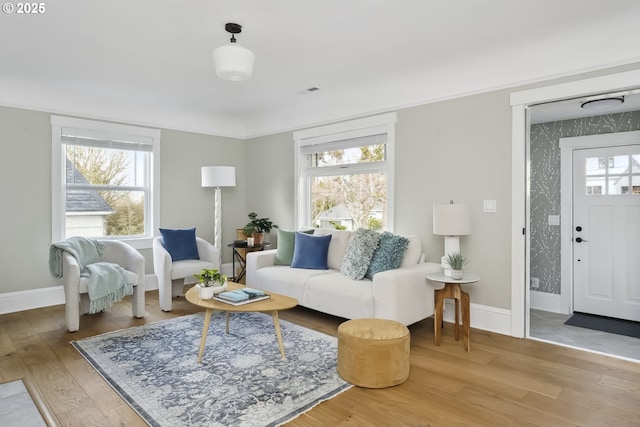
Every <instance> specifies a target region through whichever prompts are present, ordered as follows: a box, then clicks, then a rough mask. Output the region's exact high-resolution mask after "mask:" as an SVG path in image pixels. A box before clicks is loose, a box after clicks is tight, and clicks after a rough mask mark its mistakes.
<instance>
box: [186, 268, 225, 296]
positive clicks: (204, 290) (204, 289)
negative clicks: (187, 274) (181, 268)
mask: <svg viewBox="0 0 640 427" xmlns="http://www.w3.org/2000/svg"><path fill="white" fill-rule="evenodd" d="M193 276H194V277H195V278H196V279H198V284H197V285H196V286H197V287H198V294H199V295H200V298H201V299H211V298H213V295H215V294H219V293H220V292H222V291H224V290H225V289H227V276H225V275H224V274H220V272H219V271H218V270H216V269H208V268H203V269H202V271H201V272H200V274H194V275H193Z"/></svg>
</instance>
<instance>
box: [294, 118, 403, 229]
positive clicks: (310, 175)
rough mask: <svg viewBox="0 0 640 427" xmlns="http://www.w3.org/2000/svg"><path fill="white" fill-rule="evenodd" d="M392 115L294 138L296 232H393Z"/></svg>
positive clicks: (323, 128) (356, 121)
mask: <svg viewBox="0 0 640 427" xmlns="http://www.w3.org/2000/svg"><path fill="white" fill-rule="evenodd" d="M395 121H396V115H395V114H394V113H392V114H385V115H381V116H375V117H368V118H365V119H359V120H352V121H349V122H345V123H338V124H334V125H328V126H322V127H318V128H313V129H307V130H303V131H299V132H295V133H294V140H295V146H296V156H295V157H296V159H295V162H296V169H297V177H296V187H297V188H296V190H297V197H298V199H297V203H296V214H295V218H296V221H297V222H296V224H295V226H296V228H298V227H316V228H338V229H347V230H355V229H357V228H359V227H362V228H368V229H373V230H389V231H391V230H392V228H393V209H392V208H393V191H392V189H393V185H392V183H393V156H394V150H393V143H394V126H395Z"/></svg>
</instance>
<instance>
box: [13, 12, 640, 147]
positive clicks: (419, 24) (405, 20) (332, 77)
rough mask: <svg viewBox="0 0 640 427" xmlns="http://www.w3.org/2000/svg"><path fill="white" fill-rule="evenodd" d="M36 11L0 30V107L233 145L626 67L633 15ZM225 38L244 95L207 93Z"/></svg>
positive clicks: (217, 89) (213, 86)
mask: <svg viewBox="0 0 640 427" xmlns="http://www.w3.org/2000/svg"><path fill="white" fill-rule="evenodd" d="M44 4H45V6H46V10H45V12H44V13H42V14H40V15H18V14H16V13H12V14H6V13H3V14H2V15H1V16H0V104H2V105H8V106H16V107H24V108H32V109H37V110H44V111H52V112H56V113H63V114H72V115H79V116H83V117H96V118H101V119H107V120H115V121H123V122H127V123H137V124H143V125H148V126H158V127H164V128H173V129H181V130H190V131H195V132H203V133H209V134H216V135H223V136H232V137H238V138H247V137H252V136H258V135H264V134H269V133H274V132H279V131H284V130H290V129H295V128H300V127H303V126H310V125H315V124H319V123H326V122H328V121H332V120H337V119H343V118H347V117H355V116H361V115H364V114H371V113H375V112H380V111H387V110H390V109H394V108H399V107H406V106H411V105H417V104H422V103H426V102H434V101H438V100H442V99H448V98H452V97H456V96H462V95H466V94H472V93H479V92H483V91H487V90H492V89H497V88H504V87H509V86H514V85H517V84H522V83H528V82H535V81H540V80H542V79H547V78H552V77H558V76H564V75H570V74H575V73H579V72H583V71H589V70H597V69H600V68H605V67H609V66H614V65H621V64H628V63H631V62H636V61H639V60H640V50H639V49H638V40H640V25H638V23H639V22H640V1H637V0H562V1H558V0H536V1H514V0H440V1H432V0H396V1H392V0H316V1H311V0H269V1H264V0H244V1H241V0H189V1H184V0H110V1H78V0H55V1H50V2H45V3H44ZM226 22H236V23H239V24H241V25H242V26H243V31H242V33H241V34H240V35H238V37H237V39H238V42H239V43H240V44H242V45H244V46H245V47H247V48H249V49H251V50H252V51H253V52H254V53H255V55H256V64H255V69H254V75H253V78H252V79H251V80H249V81H245V82H227V81H223V80H220V79H218V78H217V77H216V74H215V70H214V66H213V61H212V57H211V52H212V50H213V49H214V48H216V47H217V46H219V45H221V44H224V43H227V42H228V38H229V37H228V33H226V32H225V31H224V24H225V23H226ZM313 86H315V87H318V88H320V90H318V91H315V92H312V93H306V94H300V91H304V89H306V88H309V87H313Z"/></svg>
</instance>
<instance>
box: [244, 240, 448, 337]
mask: <svg viewBox="0 0 640 427" xmlns="http://www.w3.org/2000/svg"><path fill="white" fill-rule="evenodd" d="M328 233H330V234H332V238H331V243H330V244H329V251H328V267H329V269H328V270H311V269H300V268H291V267H290V266H286V265H275V259H276V251H277V250H276V249H273V250H268V251H261V252H251V253H248V254H247V276H246V277H247V281H246V282H247V285H248V286H251V287H254V288H258V289H263V290H265V291H267V292H276V293H279V294H282V295H287V296H289V297H293V298H296V299H297V300H298V302H299V304H300V305H301V306H304V307H308V308H311V309H313V310H318V311H321V312H324V313H328V314H331V315H334V316H339V317H344V318H347V319H357V318H380V319H391V320H396V321H398V322H400V323H402V324H404V325H410V324H413V323H415V322H418V321H420V320H422V319H425V318H427V317H429V316H432V315H433V313H434V287H433V286H432V285H431V284H429V282H428V281H427V280H426V275H427V274H429V273H436V272H440V271H441V267H440V264H439V263H432V262H422V261H423V258H424V256H423V254H422V242H421V240H420V239H419V238H418V237H416V236H405V237H407V238H409V245H408V248H407V250H406V252H405V255H404V257H403V259H402V264H401V266H400V268H397V269H395V270H388V271H383V272H380V273H377V274H375V275H374V276H373V280H369V279H361V280H353V279H350V278H348V277H346V276H345V275H343V274H342V273H341V272H340V266H341V263H342V259H343V256H344V254H345V251H346V248H347V243H348V241H349V239H350V238H351V236H352V232H351V231H346V230H324V229H316V230H315V232H314V234H328Z"/></svg>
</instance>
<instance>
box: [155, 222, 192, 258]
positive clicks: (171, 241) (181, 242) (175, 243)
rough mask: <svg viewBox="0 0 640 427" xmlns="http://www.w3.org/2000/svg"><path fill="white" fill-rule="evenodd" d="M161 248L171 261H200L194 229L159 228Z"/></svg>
mask: <svg viewBox="0 0 640 427" xmlns="http://www.w3.org/2000/svg"><path fill="white" fill-rule="evenodd" d="M160 234H161V235H162V246H164V248H165V249H166V250H167V252H169V255H171V261H173V262H175V261H182V260H185V259H200V256H199V255H198V245H197V244H196V229H195V227H194V228H184V229H171V228H161V229H160Z"/></svg>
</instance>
